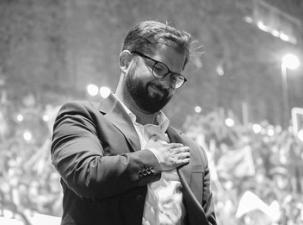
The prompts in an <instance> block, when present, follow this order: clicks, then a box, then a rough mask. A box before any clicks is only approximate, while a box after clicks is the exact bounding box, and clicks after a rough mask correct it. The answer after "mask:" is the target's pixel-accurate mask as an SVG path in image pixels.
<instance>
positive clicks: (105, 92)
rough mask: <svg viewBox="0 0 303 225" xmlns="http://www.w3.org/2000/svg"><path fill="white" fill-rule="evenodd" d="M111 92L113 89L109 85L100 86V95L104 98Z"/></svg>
mask: <svg viewBox="0 0 303 225" xmlns="http://www.w3.org/2000/svg"><path fill="white" fill-rule="evenodd" d="M110 93H111V90H110V88H109V87H106V86H103V87H101V88H100V95H101V97H102V98H107V97H108V96H109V95H110Z"/></svg>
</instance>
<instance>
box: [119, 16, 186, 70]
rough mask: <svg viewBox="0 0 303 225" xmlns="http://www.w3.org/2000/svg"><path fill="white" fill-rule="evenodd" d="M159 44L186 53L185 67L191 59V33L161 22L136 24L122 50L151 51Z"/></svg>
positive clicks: (127, 36) (125, 40) (126, 38)
mask: <svg viewBox="0 0 303 225" xmlns="http://www.w3.org/2000/svg"><path fill="white" fill-rule="evenodd" d="M157 44H165V45H168V46H171V47H173V48H175V49H176V50H177V51H178V52H181V53H185V55H186V58H185V62H184V65H183V67H185V65H186V63H187V62H188V60H189V53H190V52H189V49H190V44H191V35H190V34H189V33H187V32H185V31H181V30H177V29H176V28H174V27H172V26H169V25H167V24H164V23H161V22H157V21H143V22H141V23H139V24H137V25H136V26H134V27H133V28H132V29H131V30H130V31H129V32H128V34H127V35H126V37H125V39H124V43H123V47H122V50H129V51H130V52H132V51H139V52H142V53H151V52H152V50H153V48H154V47H155V46H156V45H157Z"/></svg>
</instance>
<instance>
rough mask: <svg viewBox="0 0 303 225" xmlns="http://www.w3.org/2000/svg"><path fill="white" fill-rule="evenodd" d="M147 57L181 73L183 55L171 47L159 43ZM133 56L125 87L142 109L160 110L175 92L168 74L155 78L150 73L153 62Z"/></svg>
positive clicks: (148, 110)
mask: <svg viewBox="0 0 303 225" xmlns="http://www.w3.org/2000/svg"><path fill="white" fill-rule="evenodd" d="M153 53H154V54H146V55H148V56H149V57H151V58H153V59H155V60H157V61H160V62H163V63H164V64H166V65H167V66H168V67H169V69H170V70H171V71H174V72H177V73H181V71H182V67H183V65H184V61H185V55H184V54H181V53H179V52H177V51H176V50H175V49H173V48H172V47H169V46H166V45H160V46H158V48H157V49H155V51H154V52H153ZM134 56H136V59H135V58H134V60H133V62H132V64H131V67H130V69H129V71H128V74H127V77H126V88H127V90H128V92H129V93H130V95H131V97H132V98H133V100H134V101H135V103H136V104H137V106H138V107H139V108H141V109H142V110H144V111H146V112H149V113H155V112H158V111H159V110H161V109H162V108H163V107H164V106H165V105H166V104H167V103H168V102H169V100H170V99H171V98H172V96H173V94H174V93H175V88H173V85H172V81H171V80H170V75H168V76H167V77H165V78H164V79H157V78H155V77H154V76H153V74H152V66H153V62H152V61H151V60H148V59H145V58H143V57H141V56H137V55H134Z"/></svg>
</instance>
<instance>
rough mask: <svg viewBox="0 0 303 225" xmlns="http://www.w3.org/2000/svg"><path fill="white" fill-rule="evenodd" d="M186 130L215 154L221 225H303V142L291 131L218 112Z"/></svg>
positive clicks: (214, 185) (214, 175)
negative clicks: (229, 116) (239, 120)
mask: <svg viewBox="0 0 303 225" xmlns="http://www.w3.org/2000/svg"><path fill="white" fill-rule="evenodd" d="M184 130H186V131H187V135H188V136H190V137H192V138H194V139H195V140H196V141H197V142H198V143H199V144H200V145H202V146H203V147H204V148H205V149H206V150H207V152H208V154H209V164H210V168H211V171H212V173H211V178H212V181H213V183H212V188H213V191H214V196H215V198H216V207H215V208H216V213H217V217H218V220H219V224H225V225H229V224H230V225H232V224H233V225H234V224H238V225H259V224H262V225H276V224H279V225H294V224H296V225H301V224H303V179H302V178H303V142H302V140H300V139H299V138H298V137H297V136H296V135H295V134H294V133H293V132H292V129H291V128H290V129H289V130H285V129H284V130H283V129H281V127H279V126H272V125H270V124H268V123H266V122H262V123H261V124H246V125H243V124H241V123H237V120H236V119H233V118H228V117H227V116H226V115H224V113H222V112H213V113H210V114H208V115H204V116H200V115H195V116H191V117H189V118H188V119H187V121H186V123H185V124H184Z"/></svg>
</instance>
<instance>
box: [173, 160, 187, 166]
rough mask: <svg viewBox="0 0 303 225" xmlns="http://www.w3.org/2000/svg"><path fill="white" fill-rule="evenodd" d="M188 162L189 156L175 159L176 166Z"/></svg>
mask: <svg viewBox="0 0 303 225" xmlns="http://www.w3.org/2000/svg"><path fill="white" fill-rule="evenodd" d="M189 162H190V159H189V158H185V159H178V160H177V161H176V165H177V166H182V165H185V164H188V163H189Z"/></svg>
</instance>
